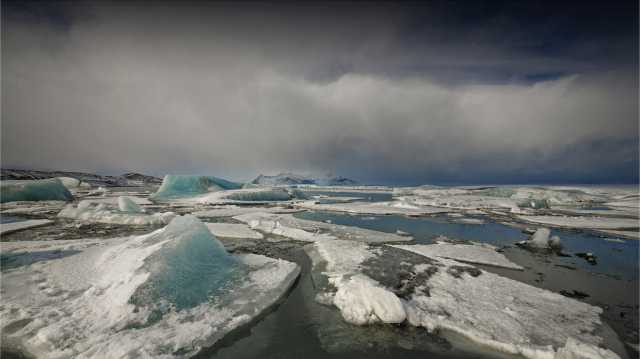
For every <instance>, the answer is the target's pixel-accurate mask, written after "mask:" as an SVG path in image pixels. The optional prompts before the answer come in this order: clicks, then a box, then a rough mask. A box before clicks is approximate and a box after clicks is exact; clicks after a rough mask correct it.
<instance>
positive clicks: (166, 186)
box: [150, 175, 242, 200]
mask: <svg viewBox="0 0 640 359" xmlns="http://www.w3.org/2000/svg"><path fill="white" fill-rule="evenodd" d="M241 187H242V186H241V185H240V184H238V183H235V182H231V181H227V180H224V179H221V178H217V177H212V176H180V175H166V176H164V179H163V180H162V185H161V186H160V188H158V191H157V192H156V193H154V194H153V195H152V196H151V197H150V198H151V199H154V200H169V199H174V198H181V197H193V196H197V195H200V194H204V193H207V192H213V191H220V190H227V189H237V188H241Z"/></svg>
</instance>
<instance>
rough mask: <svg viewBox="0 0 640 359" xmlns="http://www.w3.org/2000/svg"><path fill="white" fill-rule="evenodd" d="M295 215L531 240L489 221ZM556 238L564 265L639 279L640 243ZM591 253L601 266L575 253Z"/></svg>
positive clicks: (473, 237)
mask: <svg viewBox="0 0 640 359" xmlns="http://www.w3.org/2000/svg"><path fill="white" fill-rule="evenodd" d="M294 216H296V217H298V218H303V219H310V220H314V221H326V220H330V221H331V223H334V224H341V225H347V226H356V227H361V228H367V229H373V230H377V231H382V232H388V233H395V232H396V231H397V230H401V231H404V232H407V233H409V234H411V235H412V236H413V238H414V239H415V241H416V242H417V243H426V244H428V243H432V240H433V239H435V238H436V237H438V236H440V235H444V236H446V237H449V238H456V239H463V240H469V241H476V242H483V243H489V244H492V245H495V246H498V247H502V246H514V245H515V243H516V242H519V241H523V240H526V239H527V238H529V235H528V234H525V233H523V232H522V231H521V230H520V229H518V228H514V227H510V226H507V225H504V224H501V223H497V222H494V221H492V220H490V219H488V218H486V217H485V218H483V220H485V223H484V224H467V223H456V222H453V221H452V220H455V219H452V218H450V217H447V216H435V217H419V218H409V217H405V216H398V215H386V216H368V215H349V214H344V213H336V212H300V213H296V214H294ZM551 234H552V235H558V236H559V237H560V239H561V240H562V244H563V246H564V250H563V251H564V252H566V253H568V254H571V255H572V256H570V257H557V258H555V259H556V260H557V261H559V263H562V264H564V265H568V266H572V267H578V268H582V269H584V270H586V271H589V272H595V273H600V274H605V275H609V276H613V277H615V278H623V279H629V280H638V270H639V267H638V250H639V246H638V244H639V241H636V240H622V242H621V243H618V242H611V241H606V240H604V239H603V237H601V236H598V235H595V234H591V233H587V232H580V231H571V230H562V229H552V230H551ZM582 252H591V253H593V254H594V255H595V256H596V257H597V263H598V264H597V265H592V264H589V263H588V262H587V261H585V260H584V259H582V258H579V257H576V256H574V255H573V254H575V253H582Z"/></svg>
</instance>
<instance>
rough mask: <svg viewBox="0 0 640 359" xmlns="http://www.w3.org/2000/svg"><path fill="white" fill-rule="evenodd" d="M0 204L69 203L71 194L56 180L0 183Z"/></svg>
mask: <svg viewBox="0 0 640 359" xmlns="http://www.w3.org/2000/svg"><path fill="white" fill-rule="evenodd" d="M0 190H1V193H0V202H2V203H4V202H15V201H56V200H57V201H70V200H72V199H73V196H72V195H71V192H69V190H68V189H67V187H65V186H64V185H63V184H62V182H61V181H60V180H59V179H57V178H51V179H44V180H33V181H0Z"/></svg>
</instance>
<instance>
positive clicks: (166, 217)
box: [58, 200, 176, 225]
mask: <svg viewBox="0 0 640 359" xmlns="http://www.w3.org/2000/svg"><path fill="white" fill-rule="evenodd" d="M131 203H133V202H131ZM175 216H176V214H175V213H173V212H163V213H153V214H146V213H139V212H123V211H120V210H118V209H115V208H110V207H109V205H108V204H106V203H94V202H92V201H88V200H87V201H80V203H78V206H77V207H74V206H73V205H71V204H70V205H67V206H66V207H65V208H63V209H62V211H60V213H58V217H60V218H71V219H76V220H79V221H86V222H97V223H112V224H128V225H161V224H167V223H169V221H171V220H172V219H173V218H174V217H175Z"/></svg>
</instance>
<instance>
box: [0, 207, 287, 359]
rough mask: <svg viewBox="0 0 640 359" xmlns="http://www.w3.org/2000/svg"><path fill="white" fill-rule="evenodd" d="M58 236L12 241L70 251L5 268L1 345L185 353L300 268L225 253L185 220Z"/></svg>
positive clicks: (48, 352)
mask: <svg viewBox="0 0 640 359" xmlns="http://www.w3.org/2000/svg"><path fill="white" fill-rule="evenodd" d="M56 242H57V241H53V243H52V242H49V243H45V242H40V243H37V245H35V246H34V245H33V243H27V242H23V243H12V246H11V248H12V250H13V252H12V254H19V253H27V252H31V253H38V251H42V250H46V249H47V248H51V249H54V248H55V249H62V248H67V249H73V250H74V251H75V252H76V253H73V254H71V255H67V256H64V257H61V256H58V257H56V259H51V260H44V261H40V262H37V263H33V264H31V265H26V266H21V267H18V268H14V269H12V270H10V271H7V272H3V278H2V279H3V280H2V283H1V284H0V285H1V286H2V294H3V298H2V299H3V302H2V306H0V323H2V324H1V326H2V332H3V346H9V348H19V349H20V350H21V351H24V352H26V354H30V355H32V356H34V357H54V358H58V357H93V358H105V357H163V358H170V357H189V356H192V355H194V354H195V353H197V352H198V351H199V350H200V349H202V348H203V347H207V346H211V345H212V344H214V343H215V342H217V341H218V340H220V339H221V338H222V337H223V336H224V335H225V334H227V333H228V332H230V331H232V330H234V329H236V328H238V327H239V326H241V325H243V324H246V323H248V322H249V321H250V320H252V319H253V318H255V317H256V316H258V315H260V313H262V312H263V311H264V310H265V309H267V308H268V307H269V306H271V305H272V304H273V303H275V302H276V301H277V300H278V299H279V298H280V297H281V296H282V295H283V294H284V293H285V292H286V291H287V289H288V288H289V287H290V286H291V285H292V284H293V282H294V281H295V278H296V277H297V275H298V273H299V268H298V267H297V265H296V264H294V263H291V262H287V261H284V260H277V259H271V258H267V257H263V256H258V255H251V254H249V255H240V256H231V255H229V254H227V253H226V252H225V250H224V248H223V247H222V246H221V244H220V243H219V242H218V241H217V240H216V239H215V238H214V237H213V236H212V235H211V234H210V233H209V231H208V229H207V227H206V226H205V225H203V224H202V223H201V222H200V221H199V220H197V219H196V218H195V217H191V216H184V217H178V218H176V219H174V221H172V222H171V223H170V224H169V226H167V227H165V228H163V229H159V230H157V231H155V232H153V233H151V234H148V235H143V236H134V237H128V238H116V239H108V240H100V241H89V242H85V241H65V243H64V244H59V243H56ZM79 242H80V243H79ZM20 246H22V248H20ZM34 251H35V252H34Z"/></svg>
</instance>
